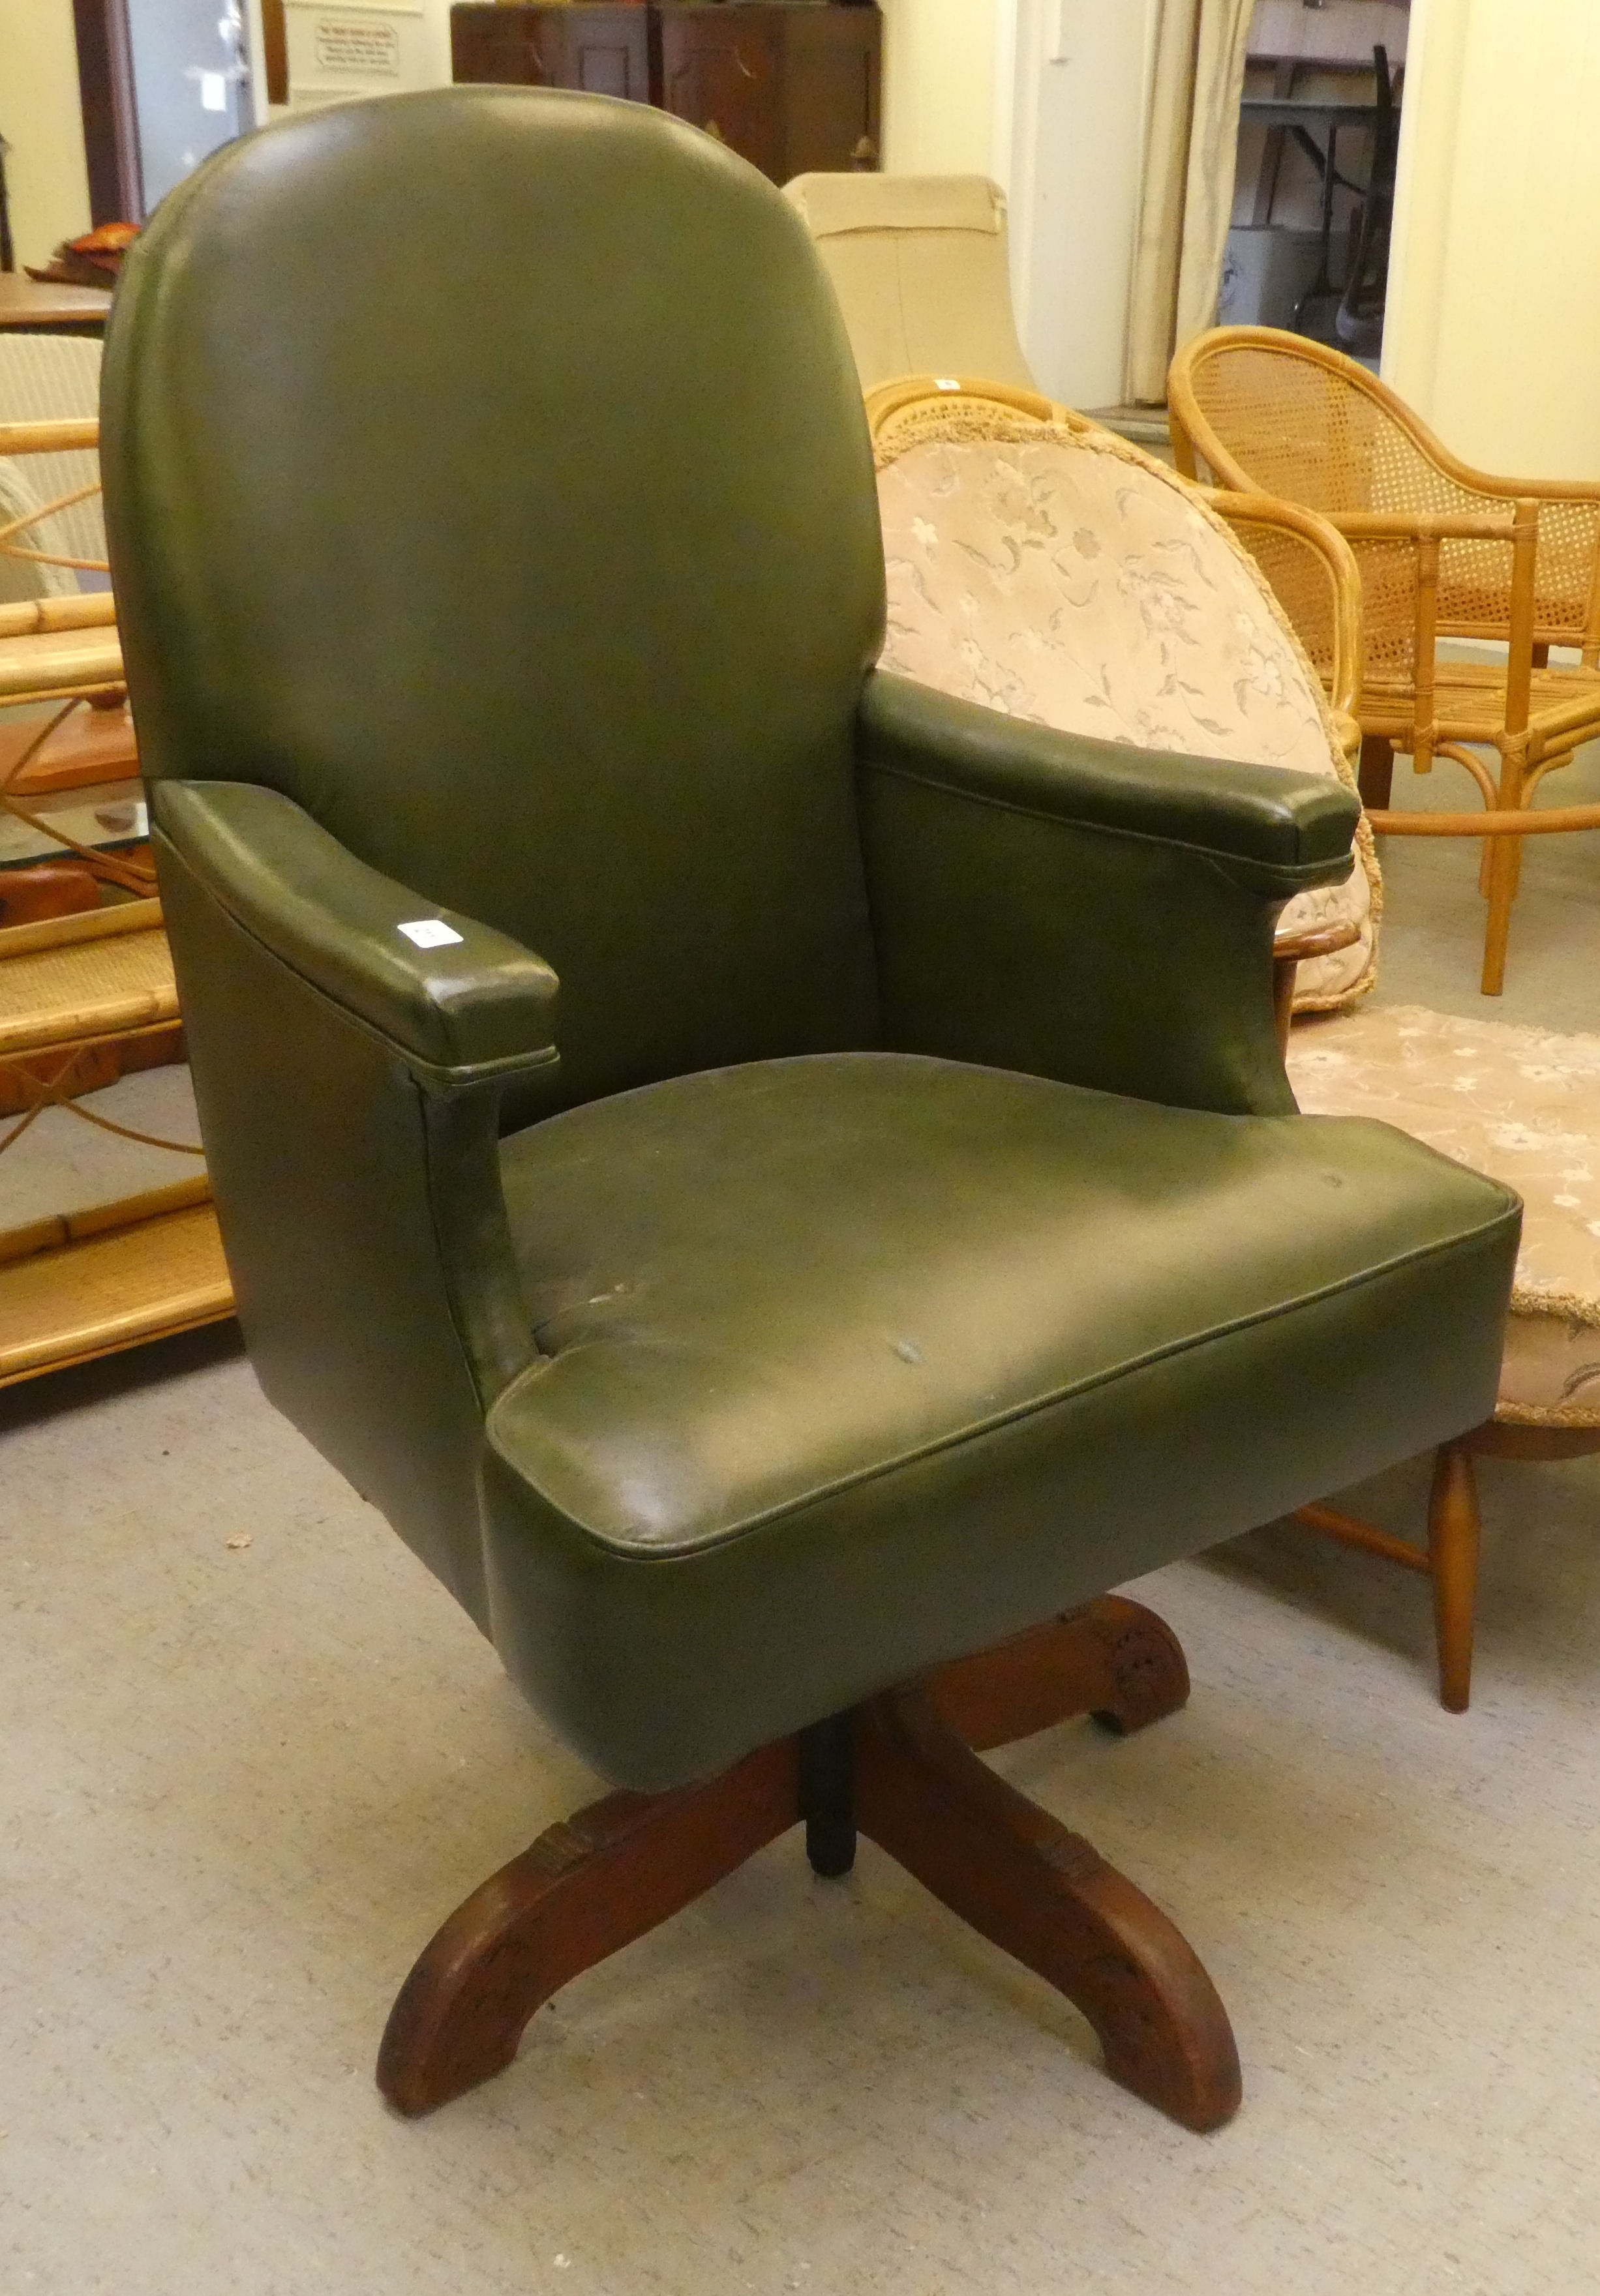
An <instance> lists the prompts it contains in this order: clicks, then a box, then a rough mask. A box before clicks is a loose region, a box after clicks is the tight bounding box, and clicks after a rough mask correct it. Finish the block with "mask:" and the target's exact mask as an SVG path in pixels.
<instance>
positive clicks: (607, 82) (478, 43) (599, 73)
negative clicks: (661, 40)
mask: <svg viewBox="0 0 1600 2296" xmlns="http://www.w3.org/2000/svg"><path fill="white" fill-rule="evenodd" d="M650 32H651V25H650V10H649V9H648V8H647V7H645V6H644V5H642V4H641V0H613V4H611V5H608V6H603V7H593V6H588V5H587V4H584V0H565V4H564V5H556V6H546V7H539V6H533V7H507V6H506V5H505V4H504V0H500V4H493V0H489V4H480V5H473V6H470V7H456V8H452V9H451V11H450V71H451V76H452V78H455V79H458V80H502V81H509V82H511V83H513V85H515V86H521V87H581V88H587V89H588V90H589V92H590V93H591V94H595V95H620V96H625V97H628V98H630V99H631V100H632V101H633V102H636V103H648V102H650V101H651V72H650V53H651V38H650Z"/></svg>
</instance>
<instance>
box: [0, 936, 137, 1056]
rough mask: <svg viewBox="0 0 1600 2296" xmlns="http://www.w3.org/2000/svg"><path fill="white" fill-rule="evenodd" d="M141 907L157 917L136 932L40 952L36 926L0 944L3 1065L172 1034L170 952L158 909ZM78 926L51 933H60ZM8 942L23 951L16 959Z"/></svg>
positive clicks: (68, 943)
mask: <svg viewBox="0 0 1600 2296" xmlns="http://www.w3.org/2000/svg"><path fill="white" fill-rule="evenodd" d="M130 906H132V905H130ZM137 906H139V907H140V908H141V909H144V910H147V911H149V912H151V913H152V914H151V915H150V917H149V919H148V921H147V922H142V923H141V924H139V925H138V926H136V927H135V930H133V931H121V932H119V931H113V932H111V933H110V934H105V933H102V934H98V935H96V936H95V937H94V938H84V939H62V940H61V941H59V942H58V944H57V945H55V946H53V947H41V946H39V940H40V939H42V937H43V935H42V931H41V928H39V927H37V926H28V925H24V926H22V927H20V928H18V929H16V930H15V931H13V932H12V933H8V934H5V935H4V936H0V1060H16V1059H19V1058H21V1056H22V1055H23V1054H30V1053H38V1052H49V1051H53V1050H55V1049H56V1048H58V1047H59V1048H61V1049H62V1050H65V1049H66V1048H68V1047H70V1046H78V1045H83V1044H92V1043H94V1041H96V1039H99V1038H103V1037H120V1036H126V1035H127V1034H129V1033H130V1032H131V1031H133V1030H135V1029H153V1028H164V1027H168V1026H170V1024H171V1023H172V1022H173V1021H176V1019H177V1017H178V1012H177V989H176V985H175V983H174V980H173V977H172V952H171V950H170V949H169V948H168V945H167V936H166V934H165V933H164V932H163V931H162V930H161V926H160V912H159V909H158V907H157V905H156V903H155V902H154V901H149V902H144V903H140V904H138V905H137ZM113 914H114V913H113ZM93 915H94V913H93V912H91V916H93ZM73 922H76V920H62V921H61V922H60V923H57V924H55V925H54V926H53V930H54V931H56V932H57V933H60V932H61V931H62V929H63V927H64V926H70V924H71V923H73ZM94 922H99V919H98V918H94ZM7 942H10V943H12V945H13V946H14V945H15V944H16V943H17V942H21V947H20V948H19V949H18V950H17V953H16V954H15V955H11V954H8V953H7V951H6V948H5V943H7Z"/></svg>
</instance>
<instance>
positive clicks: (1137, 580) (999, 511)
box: [877, 414, 1379, 1010]
mask: <svg viewBox="0 0 1600 2296" xmlns="http://www.w3.org/2000/svg"><path fill="white" fill-rule="evenodd" d="M885 445H886V439H885V437H884V436H883V435H882V434H880V435H879V437H878V439H877V446H878V452H879V456H880V462H881V464H882V467H881V468H880V471H879V477H878V490H879V501H880V505H881V508H882V519H883V541H884V549H885V553H886V555H887V559H888V566H889V635H888V640H887V643H886V644H885V647H884V652H883V663H884V667H885V668H890V669H896V670H899V671H901V672H903V673H904V674H905V675H907V676H912V677H919V678H921V679H923V681H924V682H925V683H926V684H928V685H938V686H940V687H942V688H943V689H944V690H945V691H947V692H948V693H956V694H959V695H961V696H963V697H964V699H966V700H969V701H980V702H983V703H985V704H987V705H988V706H989V708H990V709H1003V710H1005V711H1008V712H1009V713H1010V714H1012V715H1013V716H1016V717H1030V718H1034V719H1036V720H1038V721H1039V722H1040V723H1042V724H1045V725H1047V726H1059V727H1061V728H1063V730H1066V731H1069V732H1076V733H1085V734H1097V735H1098V736H1100V738H1101V739H1102V740H1109V741H1124V742H1132V743H1134V744H1135V745H1136V746H1137V747H1139V748H1143V749H1157V750H1173V751H1176V752H1177V753H1178V754H1179V755H1186V756H1191V757H1205V758H1237V759H1240V760H1243V761H1246V762H1249V763H1251V764H1260V765H1276V766H1283V767H1289V768H1292V770H1294V771H1296V772H1300V773H1320V774H1332V775H1337V776H1338V777H1339V778H1340V779H1342V780H1343V781H1345V782H1347V783H1348V782H1349V781H1350V779H1351V776H1350V768H1349V766H1348V764H1347V763H1346V761H1345V759H1344V758H1343V757H1342V754H1341V751H1340V747H1339V743H1338V740H1337V736H1336V734H1335V731H1334V728H1333V722H1332V719H1331V717H1330V716H1329V712H1328V708H1327V703H1326V701H1325V698H1324V695H1323V693H1322V690H1321V687H1320V685H1319V684H1318V682H1317V677H1316V676H1315V674H1314V672H1313V671H1312V669H1311V667H1310V665H1309V662H1308V661H1307V660H1306V658H1305V656H1304V654H1303V653H1302V652H1301V648H1300V646H1299V644H1298V643H1297V641H1296V639H1295V637H1294V634H1293V632H1292V628H1291V627H1290V626H1289V623H1288V621H1287V619H1286V618H1285V616H1284V613H1283V611H1282V609H1281V608H1280V607H1279V606H1278V604H1277V603H1276V600H1275V599H1274V597H1273V595H1272V593H1271V591H1270V590H1269V589H1268V586H1267V584H1266V582H1265V580H1264V579H1263V578H1262V576H1261V575H1260V573H1259V570H1258V569H1257V567H1256V565H1255V564H1254V562H1253V561H1252V560H1251V557H1250V556H1248V555H1247V553H1245V551H1244V550H1243V548H1242V547H1241V546H1240V545H1239V544H1238V543H1237V542H1236V541H1235V539H1234V537H1233V536H1232V534H1231V533H1230V532H1229V530H1228V529H1227V526H1226V525H1225V524H1224V523H1223V521H1222V520H1221V519H1220V518H1218V516H1217V514H1216V513H1215V512H1214V511H1212V510H1211V508H1210V506H1209V504H1207V503H1206V502H1204V501H1203V500H1202V497H1201V496H1199V495H1198V494H1197V493H1196V491H1195V490H1194V488H1190V487H1187V486H1186V485H1185V484H1184V482H1183V481H1182V480H1179V479H1178V478H1177V476H1176V474H1175V473H1174V472H1173V471H1169V470H1167V469H1166V468H1164V467H1163V466H1162V465H1161V464H1160V463H1155V462H1153V461H1152V460H1151V458H1150V457H1149V456H1147V455H1142V454H1141V453H1140V452H1139V450H1138V449H1137V448H1136V447H1131V446H1129V445H1128V443H1127V442H1126V441H1125V440H1123V439H1117V438H1114V437H1112V435H1111V434H1110V433H1108V432H1105V431H1101V430H1095V429H1092V428H1089V427H1088V426H1082V427H1069V426H1066V425H1063V424H1055V423H1040V422H1037V421H1030V420H1029V419H1028V418H1027V417H1026V416H1025V415H1022V414H1017V415H1013V416H1011V417H1010V418H1009V421H1007V419H1006V418H1005V417H1004V416H1002V415H999V414H997V416H996V417H995V418H994V420H993V422H992V425H991V430H990V435H989V438H988V439H979V438H976V437H973V436H971V435H968V436H965V437H960V438H956V439H950V440H944V441H941V440H938V439H934V440H928V439H922V440H920V441H913V442H912V443H909V444H908V445H907V446H906V447H905V449H904V451H902V452H900V453H898V455H894V456H893V458H892V459H884V449H885ZM1378 883H1379V881H1378V875H1377V868H1376V863H1375V860H1374V857H1373V852H1372V841H1371V836H1370V832H1366V829H1365V824H1363V835H1362V837H1361V840H1360V859H1359V864H1358V867H1357V869H1356V870H1355V872H1354V873H1353V874H1352V875H1351V876H1350V878H1349V879H1348V880H1347V881H1345V883H1344V884H1342V885H1336V886H1329V887H1326V888H1324V889H1323V890H1320V891H1318V892H1316V893H1311V894H1302V895H1301V896H1300V897H1299V898H1298V899H1297V900H1296V901H1294V902H1292V903H1291V905H1290V907H1289V909H1288V910H1287V911H1286V912H1285V914H1284V929H1285V930H1303V929H1309V928H1311V927H1314V926H1317V925H1319V924H1332V923H1334V922H1353V923H1354V924H1355V925H1356V926H1357V927H1358V931H1359V934H1360V938H1359V939H1358V941H1357V942H1356V943H1355V944H1354V945H1352V946H1351V947H1350V948H1348V949H1344V950H1341V951H1339V952H1336V953H1335V954H1334V955H1329V956H1325V957H1320V958H1317V959H1315V960H1314V961H1312V962H1311V963H1309V964H1306V965H1305V966H1303V967H1302V968H1301V970H1302V973H1303V976H1304V977H1303V979H1301V980H1297V983H1296V996H1295V1002H1296V1005H1297V1006H1298V1007H1299V1008H1300V1009H1301V1010H1312V1009H1318V1008H1326V1007H1328V1006H1332V1005H1340V1004H1343V1003H1346V1002H1348V1001H1349V1000H1350V998H1351V997H1352V996H1357V995H1358V994H1360V993H1362V992H1363V991H1364V990H1365V989H1366V988H1368V987H1369V986H1370V985H1371V982H1372V980H1373V968H1374V947H1375V923H1376V914H1377V909H1378V899H1377V893H1378ZM1151 931H1152V933H1153V934H1154V933H1157V932H1159V931H1161V920H1160V919H1159V918H1157V917H1153V918H1152V919H1151Z"/></svg>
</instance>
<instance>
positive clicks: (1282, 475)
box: [1168, 327, 1482, 512]
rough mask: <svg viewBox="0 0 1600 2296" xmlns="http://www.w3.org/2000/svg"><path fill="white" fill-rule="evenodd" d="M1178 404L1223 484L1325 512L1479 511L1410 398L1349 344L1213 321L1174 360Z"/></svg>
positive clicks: (1183, 423) (1172, 395)
mask: <svg viewBox="0 0 1600 2296" xmlns="http://www.w3.org/2000/svg"><path fill="white" fill-rule="evenodd" d="M1168 381H1169V406H1170V407H1171V410H1172V414H1173V418H1174V422H1175V425H1176V426H1179V427H1181V429H1182V430H1183V431H1184V432H1185V433H1186V434H1187V436H1188V438H1189V439H1190V440H1191V442H1192V443H1193V445H1194V447H1195V449H1196V450H1197V451H1198V454H1199V456H1200V458H1201V460H1202V462H1203V463H1207V464H1209V465H1210V469H1211V471H1213V472H1214V473H1215V476H1216V479H1217V482H1218V485H1220V486H1227V487H1239V488H1256V489H1257V490H1259V492H1260V493H1262V494H1271V495H1285V496H1288V498H1289V500H1290V501H1291V502H1298V503H1303V504H1305V505H1306V507H1307V508H1308V509H1309V510H1319V511H1333V512H1338V511H1361V510H1380V511H1389V510H1398V511H1469V510H1476V509H1478V508H1480V507H1481V503H1482V496H1481V494H1478V493H1476V492H1474V491H1473V489H1472V488H1469V487H1465V486H1463V485H1462V484H1461V483H1460V482H1459V481H1458V480H1455V479H1453V478H1452V477H1451V475H1450V473H1449V471H1448V470H1447V469H1446V468H1445V467H1444V465H1443V463H1442V462H1441V461H1440V449H1439V448H1438V446H1437V442H1436V441H1434V440H1433V439H1432V438H1431V436H1430V434H1429V433H1428V432H1427V430H1425V429H1424V425H1423V424H1422V423H1420V422H1418V421H1417V420H1416V418H1415V415H1413V414H1411V411H1410V409H1409V408H1408V407H1407V406H1406V405H1405V404H1404V402H1403V401H1402V400H1400V399H1399V398H1396V397H1395V395H1394V393H1393V392H1392V391H1391V390H1389V389H1386V388H1385V387H1384V385H1383V383H1381V382H1380V381H1378V378H1377V377H1376V375H1374V374H1372V373H1369V372H1368V370H1367V369H1366V367H1364V366H1362V365H1359V363H1358V361H1357V360H1355V359H1351V358H1346V357H1345V356H1344V354H1343V353H1342V351H1336V350H1333V349H1331V348H1329V347H1328V346H1327V345H1326V344H1325V343H1315V342H1312V341H1310V340H1309V339H1308V338H1307V337H1306V336H1304V335H1292V334H1287V333H1284V332H1283V331H1281V330H1280V329H1278V328H1276V327H1213V328H1212V329H1210V332H1208V333H1206V334H1203V335H1197V336H1195V337H1194V340H1192V341H1190V342H1188V343H1186V344H1185V345H1184V346H1183V347H1182V348H1181V349H1180V350H1179V351H1178V353H1177V357H1175V358H1174V360H1173V362H1172V372H1171V374H1170V375H1169V379H1168Z"/></svg>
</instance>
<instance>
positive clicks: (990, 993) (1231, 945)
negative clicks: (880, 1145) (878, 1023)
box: [857, 671, 1359, 1114]
mask: <svg viewBox="0 0 1600 2296" xmlns="http://www.w3.org/2000/svg"><path fill="white" fill-rule="evenodd" d="M857 740H858V758H859V767H860V792H861V811H862V822H863V832H864V839H865V847H866V865H867V886H868V898H869V899H870V902H871V905H872V911H873V922H874V933H875V936H876V940H877V947H878V955H879V970H880V984H881V991H882V1000H883V1026H884V1034H885V1039H886V1041H887V1042H888V1043H889V1044H890V1045H892V1046H899V1047H903V1048H905V1049H907V1050H910V1051H917V1052H931V1053H938V1054H943V1055H944V1056H946V1057H948V1058H952V1059H959V1060H972V1061H981V1062H987V1063H989V1064H992V1065H993V1066H996V1067H1001V1068H1015V1069H1022V1070H1028V1071H1030V1073H1032V1074H1034V1075H1038V1076H1054V1077H1058V1078H1062V1079H1063V1081H1066V1082H1069V1083H1073V1084H1085V1085H1093V1086H1095V1087H1100V1088H1101V1089H1104V1090H1106V1091H1112V1092H1122V1093H1128V1094H1131V1095H1136V1096H1138V1097H1141V1098H1145V1099H1149V1100H1160V1101H1164V1102H1167V1103H1170V1104H1174V1105H1180V1106H1186V1107H1193V1108H1212V1109H1218V1110H1224V1111H1239V1112H1241V1113H1243V1112H1252V1113H1257V1114H1270V1113H1273V1112H1276V1111H1290V1110H1292V1108H1293V1105H1294V1102H1293V1096H1292V1094H1291V1092H1290V1090H1289V1086H1288V1081H1287V1078H1285V1076H1284V1065H1283V1060H1282V1057H1281V1055H1280V1054H1279V1052H1278V1049H1277V1042H1276V1031H1275V1029H1274V1025H1273V1013H1272V932H1273V925H1274V922H1275V920H1276V915H1277V913H1278V911H1279V910H1280V909H1281V907H1282V906H1283V905H1284V902H1285V901H1287V900H1288V899H1289V898H1291V897H1292V895H1293V894H1295V893H1298V892H1301V891H1303V890H1305V889H1306V888H1307V887H1308V886H1313V885H1325V884H1332V883H1336V882H1337V881H1339V880H1340V879H1341V878H1342V877H1344V876H1346V875H1347V874H1348V873H1349V872H1350V866H1351V857H1350V849H1351V840H1352V838H1353V836H1354V833H1355V828H1356V823H1357V821H1358V817H1359V808H1358V804H1357V801H1356V799H1355V798H1354V797H1353V796H1352V795H1351V794H1350V792H1348V791H1346V790H1345V789H1344V788H1343V787H1342V785H1341V784H1340V783H1337V782H1335V781H1333V779H1332V778H1329V779H1326V780H1324V779H1322V778H1320V777H1317V776H1314V775H1298V774H1289V773H1284V772H1283V771H1281V770H1280V769H1278V768H1276V767H1262V766H1255V767H1251V766H1245V765H1235V764H1232V763H1230V762H1227V761H1226V760H1221V761H1218V760H1211V759H1206V758H1175V757H1169V756H1166V755H1163V754H1161V752H1158V751H1152V750H1138V749H1134V748H1132V747H1130V746H1128V745H1125V744H1123V743H1120V742H1096V741H1091V740H1089V739H1087V737H1084V736H1080V735H1077V734H1062V733H1058V732H1056V731H1054V729H1053V728H1051V727H1048V726H1038V725H1033V724H1030V723H1029V722H1028V721H1026V720H1024V719H1021V718H1015V717H1004V716H1001V715H1000V714H999V713H998V712H997V711H994V710H990V709H981V708H979V707H977V706H976V705H975V704H973V703H971V702H965V701H956V700H955V699H953V698H952V697H951V696H949V695H948V694H944V693H938V692H936V691H934V690H933V689H932V688H931V687H928V686H923V685H916V684H915V683H914V682H913V681H911V680H910V679H907V678H902V677H897V676H890V675H889V674H888V673H885V672H882V671H880V672H878V673H877V674H876V675H874V676H872V677H870V678H869V679H868V680H867V683H866V689H865V692H864V694H863V697H862V703H861V711H860V717H859V721H858V735H857Z"/></svg>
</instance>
